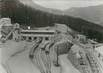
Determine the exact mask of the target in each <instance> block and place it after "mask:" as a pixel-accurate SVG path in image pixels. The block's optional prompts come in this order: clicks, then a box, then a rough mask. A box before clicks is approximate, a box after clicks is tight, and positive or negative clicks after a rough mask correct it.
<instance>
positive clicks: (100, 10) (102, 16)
mask: <svg viewBox="0 0 103 73" xmlns="http://www.w3.org/2000/svg"><path fill="white" fill-rule="evenodd" d="M65 14H66V15H70V16H74V17H80V18H82V19H85V20H88V21H90V22H94V23H97V24H100V25H101V26H103V5H97V6H89V7H73V8H71V9H68V10H65Z"/></svg>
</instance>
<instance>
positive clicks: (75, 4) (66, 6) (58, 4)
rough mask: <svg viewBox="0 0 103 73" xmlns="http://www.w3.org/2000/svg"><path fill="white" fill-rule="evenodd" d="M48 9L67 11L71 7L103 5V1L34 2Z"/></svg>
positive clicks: (63, 0) (53, 0)
mask: <svg viewBox="0 0 103 73" xmlns="http://www.w3.org/2000/svg"><path fill="white" fill-rule="evenodd" d="M32 1H33V2H34V3H36V4H39V5H41V6H43V7H46V8H53V9H60V10H66V9H69V8H71V7H87V6H95V5H101V4H103V0H85V1H84V0H32Z"/></svg>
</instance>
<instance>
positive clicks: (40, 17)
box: [1, 0, 103, 42]
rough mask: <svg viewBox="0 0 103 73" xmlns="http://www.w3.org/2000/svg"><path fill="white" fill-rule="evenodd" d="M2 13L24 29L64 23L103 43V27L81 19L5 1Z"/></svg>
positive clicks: (18, 2)
mask: <svg viewBox="0 0 103 73" xmlns="http://www.w3.org/2000/svg"><path fill="white" fill-rule="evenodd" d="M36 6H37V5H36ZM44 10H45V8H44ZM1 11H2V12H1V17H10V18H11V19H12V23H19V24H20V25H21V26H22V27H26V26H32V27H45V26H53V25H54V23H62V24H66V25H68V26H70V27H71V28H72V29H74V30H76V31H78V32H80V33H82V34H85V35H87V36H88V37H89V38H96V39H97V40H98V41H99V42H102V41H103V27H101V26H99V25H98V24H95V23H92V22H88V21H86V20H83V19H81V18H76V17H71V16H67V15H62V14H61V15H60V14H54V13H51V12H49V11H43V10H41V8H37V7H35V5H34V7H32V6H29V5H25V4H23V3H21V2H20V1H18V0H3V2H2V10H1Z"/></svg>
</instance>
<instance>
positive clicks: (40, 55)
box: [0, 18, 103, 73]
mask: <svg viewBox="0 0 103 73" xmlns="http://www.w3.org/2000/svg"><path fill="white" fill-rule="evenodd" d="M0 71H2V72H1V73H103V43H98V42H96V41H94V40H91V39H88V38H87V37H86V36H85V35H82V34H80V33H77V32H75V31H74V30H72V29H71V28H69V27H68V26H66V25H65V24H59V23H55V26H53V27H41V28H33V29H32V28H31V27H30V26H28V27H27V29H23V28H21V26H20V24H19V23H14V24H12V23H11V19H10V18H1V19H0Z"/></svg>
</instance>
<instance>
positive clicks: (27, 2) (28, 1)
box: [19, 0, 63, 15]
mask: <svg viewBox="0 0 103 73" xmlns="http://www.w3.org/2000/svg"><path fill="white" fill-rule="evenodd" d="M19 1H20V2H21V3H23V4H25V5H27V6H30V7H32V8H35V9H37V10H38V9H39V10H41V11H44V12H49V13H53V14H57V15H61V14H62V13H63V11H61V10H58V9H51V8H45V7H42V6H40V5H38V4H36V3H34V2H33V0H19Z"/></svg>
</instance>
